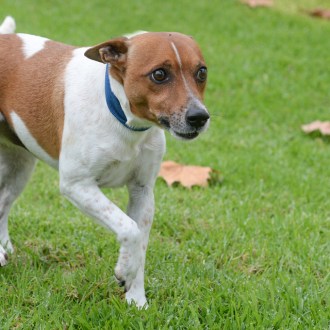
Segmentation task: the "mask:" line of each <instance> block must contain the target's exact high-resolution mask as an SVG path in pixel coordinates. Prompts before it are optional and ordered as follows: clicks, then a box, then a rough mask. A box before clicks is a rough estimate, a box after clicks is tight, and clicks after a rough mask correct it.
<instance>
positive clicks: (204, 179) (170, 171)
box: [159, 161, 216, 188]
mask: <svg viewBox="0 0 330 330" xmlns="http://www.w3.org/2000/svg"><path fill="white" fill-rule="evenodd" d="M213 172H216V171H214V170H212V168H210V167H202V166H192V165H182V164H179V163H176V162H173V161H165V162H163V163H162V165H161V168H160V172H159V176H160V177H162V178H163V179H164V180H165V181H166V183H167V184H168V185H169V186H171V185H172V184H173V183H175V182H178V183H180V184H181V185H182V186H184V187H187V188H191V187H192V186H200V187H206V186H207V185H208V181H209V180H210V179H211V174H212V173H213Z"/></svg>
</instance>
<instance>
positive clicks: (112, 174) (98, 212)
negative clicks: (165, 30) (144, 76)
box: [0, 34, 206, 307]
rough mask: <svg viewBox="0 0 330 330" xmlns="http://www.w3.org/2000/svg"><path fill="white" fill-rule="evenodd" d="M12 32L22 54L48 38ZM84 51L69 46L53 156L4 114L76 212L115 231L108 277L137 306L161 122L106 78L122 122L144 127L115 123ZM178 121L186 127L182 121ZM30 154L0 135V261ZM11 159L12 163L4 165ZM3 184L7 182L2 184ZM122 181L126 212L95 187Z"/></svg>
mask: <svg viewBox="0 0 330 330" xmlns="http://www.w3.org/2000/svg"><path fill="white" fill-rule="evenodd" d="M135 35H136V34H135ZM19 36H20V38H21V39H22V41H23V45H24V46H23V49H24V54H25V57H26V58H29V57H31V56H34V55H35V54H37V53H38V52H39V51H40V50H42V49H43V48H44V46H45V42H46V41H47V40H48V39H45V38H41V37H35V36H28V35H24V34H20V35H19ZM172 47H173V50H174V52H175V56H176V57H177V60H178V63H179V65H180V70H181V74H182V77H183V79H184V81H185V84H187V81H186V80H185V77H184V75H183V71H182V63H181V58H180V55H179V52H178V50H177V48H176V47H175V45H174V44H173V45H172ZM86 49H87V48H79V49H76V50H75V51H74V52H73V56H72V59H71V60H70V61H69V63H67V66H66V69H65V74H64V112H65V114H64V127H63V135H62V141H61V151H60V155H59V161H57V160H54V159H52V157H50V156H49V155H48V154H47V153H46V152H45V150H43V149H42V148H41V146H40V145H39V144H38V143H37V141H36V140H35V138H34V137H33V136H32V135H31V133H30V132H29V130H28V128H27V126H26V125H25V123H24V122H23V120H22V119H21V118H20V117H19V116H18V115H17V114H16V113H15V112H12V113H11V119H12V122H13V127H14V131H15V132H16V134H17V135H18V137H19V139H20V140H21V141H22V142H23V144H24V145H25V146H26V148H27V149H28V150H29V151H30V152H31V153H32V154H33V155H35V156H36V157H37V158H39V159H41V160H43V161H45V162H46V163H48V164H49V165H51V166H52V167H54V168H58V170H59V176H60V190H61V193H62V194H63V195H64V196H66V197H67V198H68V199H69V200H70V201H71V202H72V203H73V204H74V205H76V206H77V207H78V208H79V209H80V210H81V211H83V212H84V213H86V214H87V215H89V216H91V217H92V218H93V219H95V221H97V222H98V223H100V224H101V225H103V226H104V227H105V228H107V229H109V230H111V231H112V232H114V233H115V235H116V237H117V239H118V241H119V243H120V253H119V258H118V262H117V265H116V267H115V276H116V277H117V279H118V280H119V281H120V282H125V287H126V290H127V292H126V300H127V302H129V303H131V302H134V303H136V304H137V306H139V307H143V306H147V305H146V304H147V300H146V297H145V290H144V265H145V257H146V250H147V245H148V240H149V232H150V228H151V224H152V221H153V215H154V195H153V187H154V184H155V181H156V178H157V175H158V172H159V168H160V164H161V160H162V157H163V155H164V153H165V136H164V132H163V130H161V129H160V128H158V127H156V126H155V125H152V124H151V123H150V122H147V121H145V120H142V119H139V118H137V117H136V116H134V115H133V113H132V112H131V110H130V105H129V100H128V99H127V96H126V94H125V91H124V88H123V86H122V85H121V84H120V83H119V82H118V81H116V80H115V79H113V78H112V77H109V79H110V81H111V84H112V89H113V92H114V93H115V95H116V96H117V98H118V99H119V101H120V103H121V105H122V108H123V110H124V112H125V115H126V117H127V118H128V124H129V125H130V126H134V127H145V126H151V127H150V128H149V130H147V131H142V132H137V131H132V130H129V129H128V128H126V127H124V126H123V125H122V124H121V123H120V122H118V120H117V119H116V118H115V117H114V116H113V115H112V114H111V113H110V112H109V109H108V107H107V104H106V100H105V95H104V82H105V79H104V77H105V70H106V67H105V65H104V64H102V63H99V62H95V61H91V60H90V59H87V58H86V57H85V56H84V53H85V51H86ZM37 69H38V68H36V70H37ZM187 86H188V85H187ZM187 88H188V87H187ZM187 94H189V93H187ZM189 102H190V105H192V106H194V105H198V106H199V107H201V106H203V105H201V103H200V101H199V100H197V98H196V97H195V96H191V98H190V99H189ZM198 102H199V103H198ZM188 106H189V105H188ZM203 107H204V106H203ZM205 111H206V109H205ZM175 115H177V118H179V119H180V120H182V121H183V120H184V119H185V113H184V112H182V113H181V112H180V113H178V114H175V113H174V114H173V115H172V116H173V117H175ZM184 125H185V127H186V126H187V124H186V123H184ZM179 126H180V125H179ZM200 131H202V128H200ZM173 135H175V134H174V133H173ZM0 136H1V135H0ZM4 138H5V137H4ZM7 142H8V141H7ZM31 153H28V152H27V151H26V150H24V149H23V148H20V147H12V146H10V145H9V144H8V143H6V142H5V141H2V140H1V139H0V189H1V191H0V232H2V234H1V235H2V236H0V244H1V245H0V265H4V264H5V263H6V262H7V260H6V259H7V258H6V257H7V256H6V253H5V248H6V247H7V249H8V250H9V251H10V250H11V243H10V239H9V235H8V227H7V215H8V212H9V208H10V206H11V204H12V203H13V201H14V200H15V198H16V197H17V196H18V194H19V192H20V191H21V190H22V189H23V187H24V185H25V183H26V182H27V179H28V177H29V175H30V173H31V171H32V169H33V166H34V163H35V159H34V157H33V156H32V155H31ZM13 163H14V164H15V166H14V167H13V166H11V165H12V164H13ZM7 172H8V173H9V174H8V175H7V174H6V173H7ZM1 180H3V181H1ZM7 185H8V187H11V186H12V187H13V188H10V189H9V188H8V187H7ZM122 185H126V186H127V187H128V191H129V205H128V208H127V212H124V211H122V210H121V209H120V208H119V207H117V206H116V205H115V204H114V203H113V202H112V201H110V200H109V199H108V198H107V197H106V196H105V195H104V194H103V192H102V191H101V189H100V188H101V187H118V186H122ZM3 196H4V197H3ZM6 196H7V197H8V198H7V197H6ZM1 198H2V199H1ZM1 210H2V213H1Z"/></svg>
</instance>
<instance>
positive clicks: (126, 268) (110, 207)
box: [60, 173, 143, 290]
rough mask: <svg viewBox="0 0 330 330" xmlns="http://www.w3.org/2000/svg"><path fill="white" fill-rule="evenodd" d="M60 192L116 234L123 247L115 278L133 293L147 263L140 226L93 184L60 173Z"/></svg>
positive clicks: (90, 181)
mask: <svg viewBox="0 0 330 330" xmlns="http://www.w3.org/2000/svg"><path fill="white" fill-rule="evenodd" d="M60 189H61V193H62V194H63V195H64V196H65V197H67V198H68V199H69V200H70V201H71V202H72V203H73V204H74V205H76V206H77V207H78V208H79V209H80V210H81V211H83V212H84V213H86V214H87V215H89V216H91V217H92V218H94V219H95V220H96V221H97V222H98V223H100V224H101V225H103V226H105V227H106V228H108V229H110V230H111V231H113V232H114V233H115V234H116V236H117V239H118V241H119V243H120V245H121V247H120V256H119V261H118V264H117V266H116V269H115V275H116V277H117V279H119V280H120V281H121V282H122V283H123V284H125V287H126V290H129V289H130V287H131V284H132V281H133V279H135V278H136V275H137V272H138V269H139V268H140V266H141V263H142V262H143V254H142V250H141V246H142V238H143V235H142V233H141V230H140V229H139V228H138V225H137V223H136V222H135V221H133V220H132V219H131V218H130V217H129V216H127V215H126V214H125V213H124V212H123V211H122V210H120V209H119V208H118V207H117V206H116V205H115V204H114V203H112V202H111V201H110V200H109V199H108V198H107V197H106V196H105V195H104V194H103V193H102V191H101V190H100V189H99V188H98V186H97V185H96V184H95V183H94V182H93V180H87V179H85V180H82V178H81V177H80V178H79V180H78V179H77V178H75V179H72V178H70V177H68V176H64V175H61V173H60Z"/></svg>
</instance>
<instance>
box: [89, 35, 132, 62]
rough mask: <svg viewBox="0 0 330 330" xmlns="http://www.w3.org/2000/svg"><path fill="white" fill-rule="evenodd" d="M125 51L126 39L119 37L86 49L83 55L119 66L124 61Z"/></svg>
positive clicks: (126, 46)
mask: <svg viewBox="0 0 330 330" xmlns="http://www.w3.org/2000/svg"><path fill="white" fill-rule="evenodd" d="M127 51H128V39H127V38H125V37H121V38H116V39H111V40H109V41H106V42H103V43H102V44H99V45H96V46H94V47H92V48H89V49H87V50H86V52H85V56H86V57H88V58H90V59H91V60H94V61H98V62H102V63H110V64H111V65H112V66H115V67H121V66H122V65H123V64H124V63H125V62H126V57H127Z"/></svg>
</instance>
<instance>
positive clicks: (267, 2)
mask: <svg viewBox="0 0 330 330" xmlns="http://www.w3.org/2000/svg"><path fill="white" fill-rule="evenodd" d="M241 2H242V3H244V4H245V5H248V6H249V7H251V8H255V7H271V6H273V0H241Z"/></svg>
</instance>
